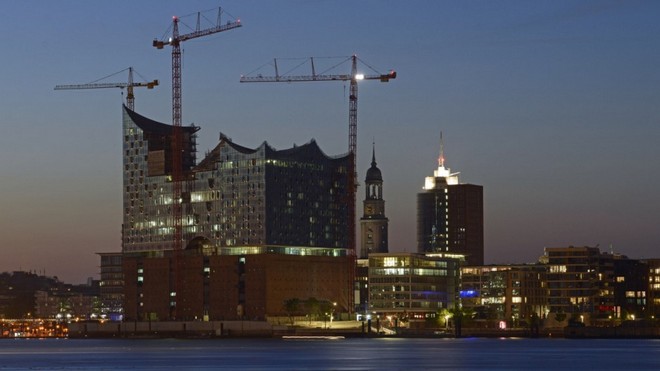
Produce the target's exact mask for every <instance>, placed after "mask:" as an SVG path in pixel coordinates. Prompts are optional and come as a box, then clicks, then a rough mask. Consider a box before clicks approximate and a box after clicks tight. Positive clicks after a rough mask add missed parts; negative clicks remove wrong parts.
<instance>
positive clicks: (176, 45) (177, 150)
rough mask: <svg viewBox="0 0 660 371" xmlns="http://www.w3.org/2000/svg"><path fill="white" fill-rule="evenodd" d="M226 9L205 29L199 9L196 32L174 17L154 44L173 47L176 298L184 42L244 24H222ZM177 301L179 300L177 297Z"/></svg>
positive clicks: (180, 237)
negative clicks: (182, 29) (169, 34)
mask: <svg viewBox="0 0 660 371" xmlns="http://www.w3.org/2000/svg"><path fill="white" fill-rule="evenodd" d="M221 15H222V9H221V8H218V18H217V21H216V24H215V26H213V27H209V28H206V29H201V27H200V18H201V12H198V13H197V26H196V28H195V30H194V31H193V32H190V33H187V34H183V35H181V34H179V17H177V16H174V17H172V37H171V38H170V39H169V40H166V41H161V40H157V39H154V41H153V44H152V45H153V46H154V47H155V48H156V49H163V48H164V47H165V46H167V45H170V46H171V47H172V226H173V228H174V239H173V247H172V248H173V250H174V256H175V269H174V276H175V277H174V278H173V279H172V280H171V281H172V282H174V287H173V290H172V291H173V293H174V295H172V296H173V299H175V296H176V293H177V292H178V291H179V286H180V283H179V279H178V277H179V273H178V271H179V267H178V265H179V264H180V257H179V255H180V254H181V251H182V248H183V211H182V210H183V209H182V206H183V205H182V202H183V200H182V194H183V181H184V179H185V178H188V175H184V169H183V150H184V145H183V128H182V127H181V121H182V112H181V111H182V107H181V43H182V42H183V41H186V40H191V39H195V38H199V37H203V36H208V35H212V34H215V33H218V32H224V31H229V30H232V29H234V28H237V27H241V21H240V20H236V21H228V22H227V23H226V24H224V25H221V23H220V22H221ZM173 302H175V300H173ZM172 317H173V318H174V319H175V318H176V306H175V305H173V306H172Z"/></svg>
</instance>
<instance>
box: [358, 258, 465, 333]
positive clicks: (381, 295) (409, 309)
mask: <svg viewBox="0 0 660 371" xmlns="http://www.w3.org/2000/svg"><path fill="white" fill-rule="evenodd" d="M463 259H464V257H463V256H460V255H449V254H429V255H424V254H419V253H407V252H401V253H388V254H379V253H373V254H369V284H368V288H369V309H370V311H371V313H372V314H375V315H377V316H378V318H382V319H383V320H385V319H388V320H389V321H390V325H391V326H404V325H405V324H406V323H409V325H408V326H410V327H422V326H424V325H425V324H426V323H429V322H430V323H434V324H437V315H438V311H439V310H441V309H447V308H454V307H455V306H456V305H457V303H458V289H459V279H460V265H461V263H462V261H463ZM393 319H396V321H394V320H393Z"/></svg>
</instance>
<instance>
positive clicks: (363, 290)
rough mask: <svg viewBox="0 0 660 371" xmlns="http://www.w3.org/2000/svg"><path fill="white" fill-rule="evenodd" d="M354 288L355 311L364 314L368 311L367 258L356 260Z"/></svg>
mask: <svg viewBox="0 0 660 371" xmlns="http://www.w3.org/2000/svg"><path fill="white" fill-rule="evenodd" d="M354 290H355V313H357V314H358V315H366V314H367V313H369V259H357V260H356V264H355V289H354ZM360 318H362V317H361V316H360Z"/></svg>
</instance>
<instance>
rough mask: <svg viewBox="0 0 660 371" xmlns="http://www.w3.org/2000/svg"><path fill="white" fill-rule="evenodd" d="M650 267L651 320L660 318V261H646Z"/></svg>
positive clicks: (649, 300) (649, 313)
mask: <svg viewBox="0 0 660 371" xmlns="http://www.w3.org/2000/svg"><path fill="white" fill-rule="evenodd" d="M644 262H645V263H646V264H647V265H648V280H649V281H648V295H647V304H648V312H647V313H648V315H649V317H650V318H653V319H658V318H660V259H645V260H644Z"/></svg>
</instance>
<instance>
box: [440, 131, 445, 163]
mask: <svg viewBox="0 0 660 371" xmlns="http://www.w3.org/2000/svg"><path fill="white" fill-rule="evenodd" d="M438 165H439V166H440V167H445V142H444V141H443V140H442V131H440V157H438Z"/></svg>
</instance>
